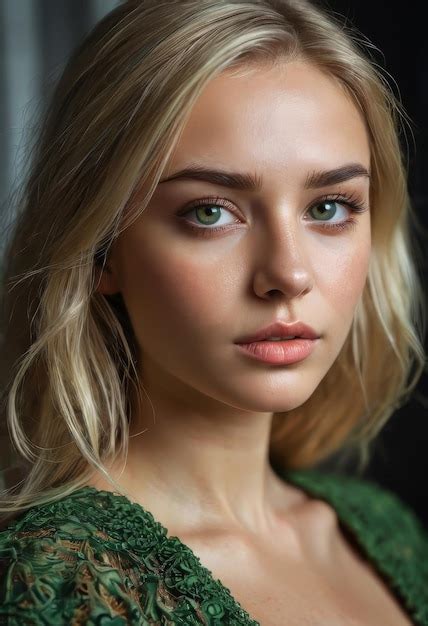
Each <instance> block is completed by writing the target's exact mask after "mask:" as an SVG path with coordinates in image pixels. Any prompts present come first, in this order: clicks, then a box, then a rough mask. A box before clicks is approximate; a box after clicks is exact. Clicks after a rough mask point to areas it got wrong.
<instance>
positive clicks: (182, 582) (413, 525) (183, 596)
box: [0, 470, 428, 626]
mask: <svg viewBox="0 0 428 626" xmlns="http://www.w3.org/2000/svg"><path fill="white" fill-rule="evenodd" d="M282 475H283V477H284V478H285V479H286V480H287V481H288V482H289V483H290V484H294V485H296V486H297V487H300V488H301V489H302V490H303V491H305V492H306V493H307V494H309V495H310V496H312V497H315V498H317V499H323V500H325V501H326V502H328V503H329V504H330V505H331V506H332V507H333V508H334V509H335V511H336V513H337V516H338V519H339V522H340V525H341V527H342V528H343V530H344V532H346V534H347V535H348V537H349V538H350V539H351V540H352V541H353V542H354V544H355V546H356V548H357V550H359V551H360V553H361V554H362V555H363V556H364V557H365V558H368V560H369V561H370V562H371V563H372V564H373V565H374V567H375V568H376V570H377V572H378V573H379V575H380V577H382V578H383V579H384V580H385V581H386V583H387V585H388V587H389V588H390V589H391V591H392V593H393V595H395V597H396V598H397V599H398V601H399V603H400V605H401V606H402V607H403V609H404V610H405V611H406V612H407V614H408V616H409V618H410V619H411V620H412V621H413V623H414V624H416V625H421V626H428V533H427V532H426V530H425V529H424V527H423V526H422V524H421V522H420V520H419V518H418V517H417V516H416V514H415V513H414V511H413V510H412V509H411V508H410V507H409V506H408V505H406V504H405V503H404V502H403V501H402V500H401V499H400V498H399V497H398V496H397V495H396V494H394V493H393V492H391V491H389V490H387V489H385V488H383V487H381V486H380V485H378V484H377V483H375V482H373V481H369V480H366V479H361V478H355V477H349V476H345V475H342V474H336V473H325V472H321V471H319V470H299V471H288V472H283V473H282ZM0 624H9V625H10V626H18V625H19V626H21V625H23V624H25V625H29V626H32V625H35V626H41V625H43V626H46V625H52V626H53V625H55V626H56V625H62V624H64V625H67V626H69V625H71V626H79V625H89V626H95V625H96V626H124V625H125V624H131V625H132V626H137V625H138V626H153V625H171V626H193V625H195V626H199V625H201V624H204V625H205V626H260V625H259V622H257V621H256V620H255V619H253V618H252V617H251V616H250V615H249V614H248V613H247V612H246V611H245V610H244V608H243V607H242V606H241V605H240V604H239V603H238V602H237V600H235V599H234V597H233V596H232V594H231V592H230V590H229V589H228V588H227V587H226V586H224V585H223V584H222V582H221V581H220V580H219V579H217V580H216V579H214V576H213V575H212V573H211V572H210V571H209V570H208V569H207V568H205V567H204V566H203V565H202V564H201V562H200V560H199V558H198V557H197V556H196V555H195V554H194V553H193V552H192V550H191V549H190V548H189V547H188V546H186V545H185V544H184V543H182V542H181V541H180V540H179V539H178V537H172V536H169V535H168V531H167V529H166V528H164V527H163V526H162V525H161V524H160V523H159V522H158V521H157V520H156V519H155V518H154V517H153V515H152V514H151V513H150V512H149V511H148V510H146V509H144V508H143V507H142V506H141V505H139V504H136V503H132V502H130V501H129V500H128V499H127V498H126V497H125V496H122V495H119V494H117V493H112V492H108V491H102V490H98V489H96V488H95V487H83V488H81V489H77V490H75V491H74V492H73V493H72V494H71V495H68V496H64V497H62V498H60V499H59V500H57V501H55V502H53V503H49V504H45V505H42V506H34V507H31V508H29V509H27V510H26V511H25V512H24V513H21V514H20V515H19V516H18V517H17V518H15V519H14V520H13V521H12V522H11V523H10V524H9V525H8V526H7V527H6V528H5V529H4V530H3V531H1V532H0Z"/></svg>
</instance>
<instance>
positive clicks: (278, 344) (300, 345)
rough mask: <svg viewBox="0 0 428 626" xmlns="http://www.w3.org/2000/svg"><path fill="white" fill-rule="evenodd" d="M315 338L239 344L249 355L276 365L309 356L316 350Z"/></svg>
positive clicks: (295, 361) (239, 347)
mask: <svg viewBox="0 0 428 626" xmlns="http://www.w3.org/2000/svg"><path fill="white" fill-rule="evenodd" d="M316 344H317V341H316V340H315V339H301V338H297V339H286V340H284V341H254V342H252V343H245V344H238V349H239V350H241V351H243V352H245V353H246V355H247V356H249V357H250V358H253V359H257V360H258V361H264V362H265V363H272V364H274V365H290V364H291V363H297V362H298V361H302V360H303V359H306V357H307V356H309V355H310V354H311V353H312V351H313V350H314V348H315V346H316Z"/></svg>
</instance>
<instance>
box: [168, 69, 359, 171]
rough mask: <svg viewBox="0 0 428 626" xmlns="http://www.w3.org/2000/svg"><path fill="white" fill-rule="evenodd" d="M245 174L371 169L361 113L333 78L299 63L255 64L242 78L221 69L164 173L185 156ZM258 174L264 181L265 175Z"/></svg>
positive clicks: (196, 107) (199, 100)
mask: <svg viewBox="0 0 428 626" xmlns="http://www.w3.org/2000/svg"><path fill="white" fill-rule="evenodd" d="M189 157H191V158H192V161H193V162H194V161H200V162H201V163H203V164H205V165H207V164H208V165H220V164H221V165H223V166H224V165H228V166H230V167H231V168H234V169H237V167H239V169H241V168H246V167H247V168H249V169H251V170H253V171H254V170H255V169H257V170H259V171H262V170H266V172H274V171H275V170H280V171H281V173H282V174H283V175H286V173H287V172H289V173H290V175H293V176H295V175H298V172H300V171H301V170H302V169H304V170H305V173H306V171H307V170H308V169H312V168H315V169H317V168H318V167H322V168H329V167H331V168H334V167H337V166H339V165H341V164H343V162H361V163H362V164H363V165H365V166H366V167H367V168H369V166H370V146H369V140H368V133H367V130H366V124H365V120H364V118H363V117H362V114H361V112H360V110H359V109H358V108H357V106H356V105H355V104H354V102H353V101H352V99H351V97H350V96H349V95H348V94H347V93H346V92H345V91H344V89H343V88H342V86H341V85H340V84H338V82H337V80H335V79H334V78H333V77H330V76H328V75H327V74H325V73H323V72H321V71H320V70H319V69H317V68H316V67H315V66H313V65H311V64H309V63H307V62H304V61H301V60H299V61H290V62H284V63H282V64H281V65H279V66H275V67H269V68H265V67H263V66H259V67H257V68H256V69H255V71H252V72H251V73H249V74H247V75H244V76H233V75H231V74H230V73H228V72H227V71H226V72H223V73H222V74H220V75H219V76H217V77H216V78H214V79H213V80H212V81H211V82H210V83H208V85H207V86H206V87H205V88H204V90H203V92H202V93H201V94H200V96H199V98H198V99H197V101H196V103H195V105H194V107H193V109H192V111H191V114H190V117H189V119H188V121H187V123H186V126H185V128H184V131H183V134H182V135H181V137H180V141H179V143H178V145H177V147H176V149H175V151H174V154H173V156H172V158H171V160H170V163H169V166H168V168H167V170H168V172H169V171H173V170H174V168H175V166H182V165H184V164H185V163H186V158H189ZM264 177H265V176H264Z"/></svg>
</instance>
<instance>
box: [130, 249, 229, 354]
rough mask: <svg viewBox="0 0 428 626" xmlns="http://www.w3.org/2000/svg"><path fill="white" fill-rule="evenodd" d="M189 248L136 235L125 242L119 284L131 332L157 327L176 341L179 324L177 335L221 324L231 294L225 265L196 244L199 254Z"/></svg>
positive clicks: (143, 333) (192, 334) (193, 333)
mask: <svg viewBox="0 0 428 626" xmlns="http://www.w3.org/2000/svg"><path fill="white" fill-rule="evenodd" d="M190 248H191V246H190V247H189V244H188V242H187V246H186V245H184V244H183V245H173V244H171V245H169V246H167V245H165V246H161V245H159V243H157V244H156V242H155V241H153V240H151V241H147V240H145V241H144V242H143V241H142V240H141V239H139V241H138V244H137V243H134V244H133V243H132V242H128V244H127V245H126V253H125V254H124V255H122V260H121V269H120V274H121V285H122V293H123V297H124V299H125V303H126V306H127V309H128V312H129V315H130V317H131V322H132V324H133V326H134V328H135V329H136V332H137V335H140V333H139V332H138V329H139V328H141V337H144V336H145V337H147V334H148V333H150V332H154V333H157V334H159V332H160V331H161V332H162V333H164V332H165V335H164V337H165V338H167V337H168V336H170V337H171V340H174V341H175V342H176V341H177V329H179V332H180V337H181V338H183V337H185V336H190V337H192V339H193V340H195V339H196V338H197V335H198V332H199V334H200V335H201V336H206V333H207V332H210V330H215V329H219V328H221V327H222V325H224V322H225V320H226V318H227V312H228V310H229V307H230V306H231V302H232V295H233V293H236V287H235V288H233V285H234V280H233V277H232V275H231V274H230V268H229V267H225V265H224V264H223V263H220V262H219V259H220V256H219V255H218V254H216V255H213V254H211V255H210V254H209V253H208V252H207V251H206V250H203V248H202V246H201V247H200V250H201V253H200V255H198V254H197V252H196V250H195V248H193V249H192V250H190ZM123 249H124V250H125V246H124V248H123ZM139 268H141V270H140V269H139Z"/></svg>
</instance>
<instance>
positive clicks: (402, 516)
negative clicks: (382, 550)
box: [290, 470, 428, 557]
mask: <svg viewBox="0 0 428 626" xmlns="http://www.w3.org/2000/svg"><path fill="white" fill-rule="evenodd" d="M290 476H292V480H293V482H295V483H298V485H299V486H300V487H302V488H303V489H305V488H306V489H307V490H309V491H310V492H311V493H312V494H316V495H317V496H319V497H321V498H325V499H326V500H327V501H328V502H329V503H330V504H332V506H333V507H334V508H335V509H336V511H337V512H338V513H339V514H340V516H341V517H342V518H343V519H345V520H347V521H349V523H350V524H352V526H353V527H355V528H356V529H357V530H359V531H360V532H361V533H366V534H367V533H368V534H369V535H370V534H373V535H374V534H376V535H379V534H381V533H383V535H384V539H385V541H386V539H387V537H390V538H394V539H395V543H396V544H397V542H398V539H400V538H401V539H403V540H405V544H406V545H407V546H410V545H411V546H413V549H414V550H422V551H423V552H424V554H426V555H427V557H428V532H427V530H426V529H425V527H424V526H423V524H422V521H421V520H420V518H419V517H418V515H417V514H416V512H415V511H414V510H413V508H412V507H411V506H410V505H409V504H408V503H407V502H405V501H404V500H403V499H402V498H401V497H399V496H398V494H397V493H395V492H394V491H392V490H390V489H388V488H387V487H385V486H383V485H381V484H380V483H378V482H377V481H376V480H373V479H371V478H367V477H360V476H350V475H346V474H342V473H338V472H325V471H321V470H303V471H297V472H290Z"/></svg>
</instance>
